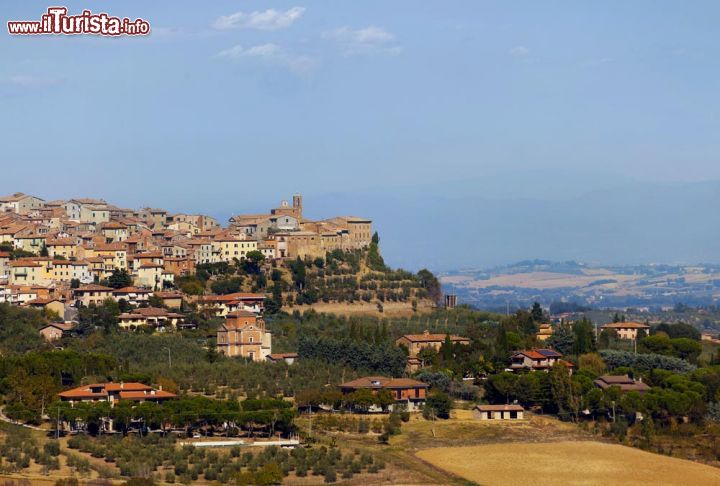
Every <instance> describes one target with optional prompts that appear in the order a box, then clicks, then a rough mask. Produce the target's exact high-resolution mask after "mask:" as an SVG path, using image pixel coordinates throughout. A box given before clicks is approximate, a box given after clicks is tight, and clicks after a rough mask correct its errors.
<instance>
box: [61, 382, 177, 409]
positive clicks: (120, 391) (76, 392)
mask: <svg viewBox="0 0 720 486" xmlns="http://www.w3.org/2000/svg"><path fill="white" fill-rule="evenodd" d="M58 397H60V400H62V401H64V402H70V405H74V404H75V403H79V402H110V404H111V406H114V405H115V402H119V401H123V400H131V401H135V402H144V401H148V402H156V403H160V402H163V401H165V400H171V399H173V398H177V395H175V394H174V393H170V392H167V391H164V390H163V389H162V387H161V388H160V389H158V390H156V389H154V388H152V387H150V386H148V385H145V384H143V383H123V382H120V383H94V384H91V385H84V386H80V387H77V388H73V389H72V390H66V391H64V392H60V393H58Z"/></svg>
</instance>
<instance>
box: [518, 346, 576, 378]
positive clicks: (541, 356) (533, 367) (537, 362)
mask: <svg viewBox="0 0 720 486" xmlns="http://www.w3.org/2000/svg"><path fill="white" fill-rule="evenodd" d="M562 357H563V355H562V354H561V353H558V352H557V351H555V350H553V349H545V348H533V349H529V350H524V351H518V352H517V353H515V354H513V355H512V356H511V357H510V362H511V363H510V370H511V371H524V370H530V371H545V372H547V371H549V370H550V368H552V367H553V366H554V365H555V364H557V363H561V364H563V365H565V366H567V368H568V369H569V370H570V371H571V372H572V369H573V368H574V367H575V365H574V364H572V363H570V362H569V361H565V360H563V359H562Z"/></svg>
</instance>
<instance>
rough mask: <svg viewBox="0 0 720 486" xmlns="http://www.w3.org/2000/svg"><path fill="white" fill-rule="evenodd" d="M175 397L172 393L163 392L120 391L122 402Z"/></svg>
mask: <svg viewBox="0 0 720 486" xmlns="http://www.w3.org/2000/svg"><path fill="white" fill-rule="evenodd" d="M176 397H177V395H175V394H174V393H170V392H167V391H165V390H155V391H149V392H145V391H121V392H120V399H122V400H153V399H158V398H176Z"/></svg>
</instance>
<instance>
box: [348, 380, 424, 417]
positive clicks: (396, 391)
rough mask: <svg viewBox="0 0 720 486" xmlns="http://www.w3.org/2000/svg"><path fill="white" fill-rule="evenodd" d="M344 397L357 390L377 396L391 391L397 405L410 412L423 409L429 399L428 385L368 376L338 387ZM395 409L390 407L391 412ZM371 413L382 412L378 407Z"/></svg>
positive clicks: (371, 409) (412, 381)
mask: <svg viewBox="0 0 720 486" xmlns="http://www.w3.org/2000/svg"><path fill="white" fill-rule="evenodd" d="M338 387H339V388H340V392H341V393H343V394H344V395H347V394H349V393H353V392H355V391H357V390H362V389H367V390H370V391H372V393H374V394H377V393H378V392H379V391H380V390H389V391H390V392H391V393H392V394H393V397H394V398H395V404H396V405H403V406H405V407H406V410H407V411H409V412H414V411H418V410H420V409H422V407H423V406H424V405H425V400H426V399H427V390H428V385H427V383H423V382H421V381H417V380H411V379H409V378H388V377H385V376H366V377H364V378H358V379H357V380H353V381H348V382H346V383H342V384H340V385H338ZM393 408H394V406H393V405H391V406H390V410H392V409H393ZM370 411H371V412H380V411H382V410H381V409H379V408H378V407H376V406H373V407H371V408H370Z"/></svg>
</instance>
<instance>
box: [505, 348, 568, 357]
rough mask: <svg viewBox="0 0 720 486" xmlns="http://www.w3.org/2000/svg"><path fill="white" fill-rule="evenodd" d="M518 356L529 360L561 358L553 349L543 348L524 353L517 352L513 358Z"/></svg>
mask: <svg viewBox="0 0 720 486" xmlns="http://www.w3.org/2000/svg"><path fill="white" fill-rule="evenodd" d="M519 355H523V356H527V357H528V358H530V359H547V358H562V356H563V355H562V354H560V353H558V352H557V351H555V350H553V349H545V348H533V349H529V350H525V351H518V352H517V353H515V354H513V357H515V356H519Z"/></svg>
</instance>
